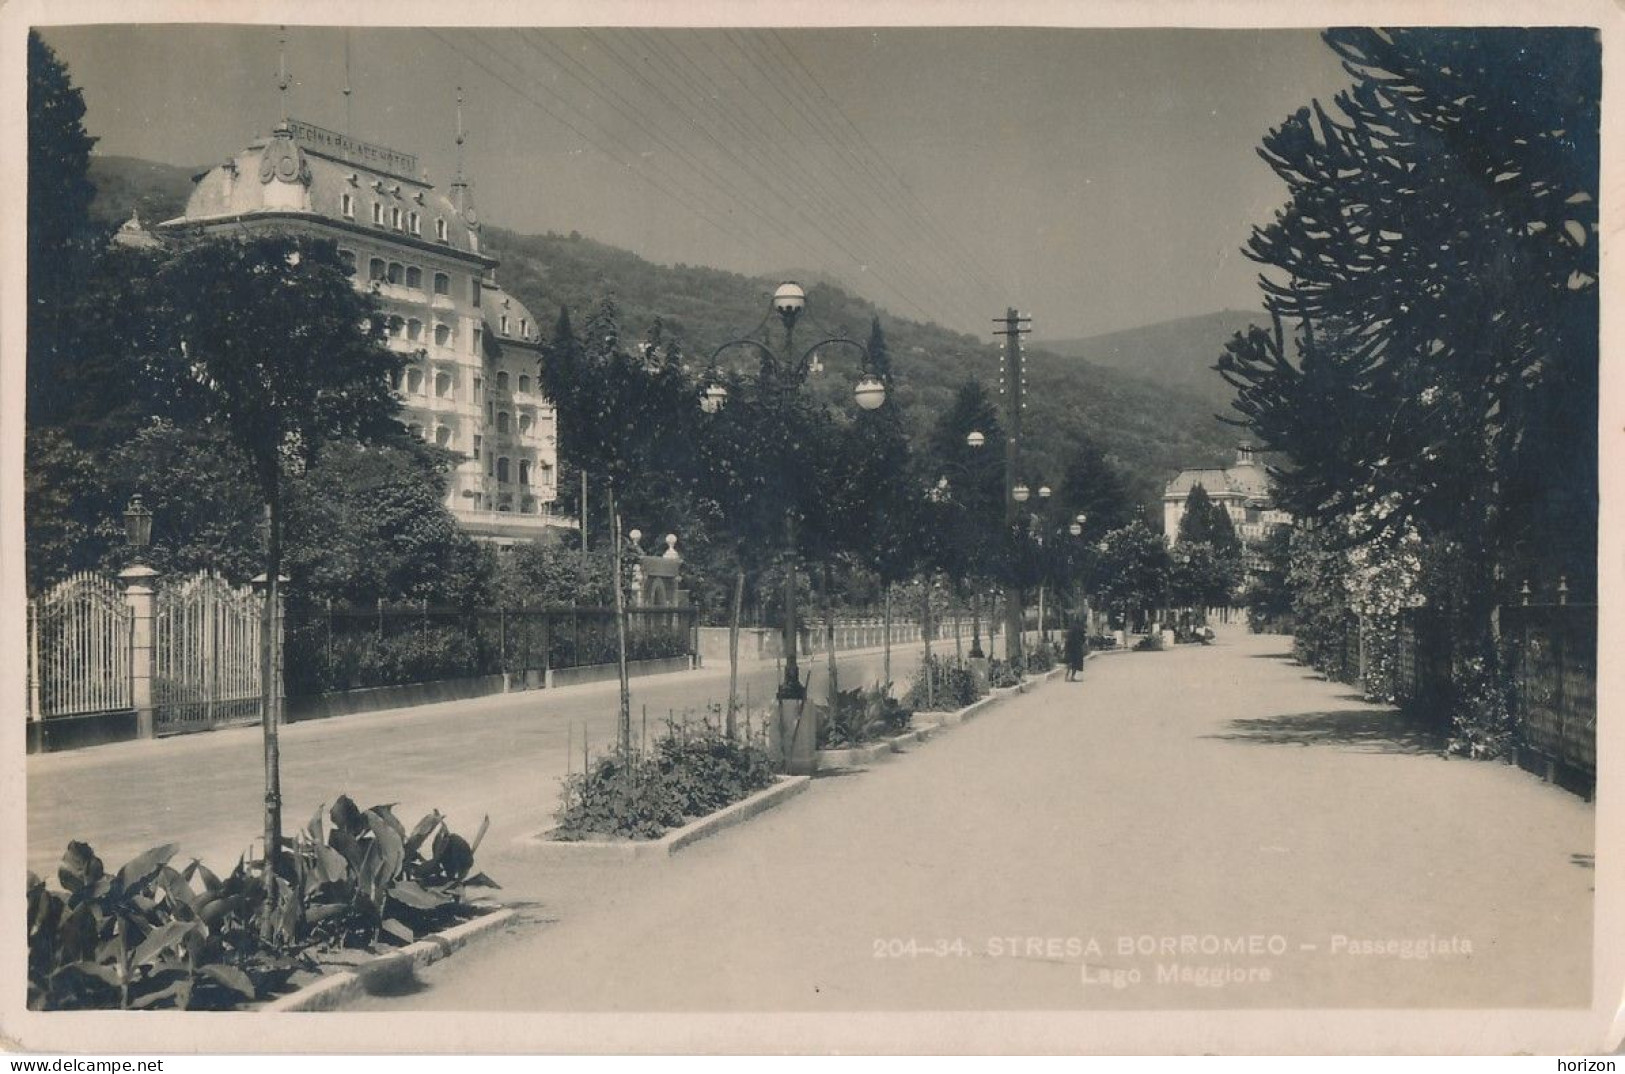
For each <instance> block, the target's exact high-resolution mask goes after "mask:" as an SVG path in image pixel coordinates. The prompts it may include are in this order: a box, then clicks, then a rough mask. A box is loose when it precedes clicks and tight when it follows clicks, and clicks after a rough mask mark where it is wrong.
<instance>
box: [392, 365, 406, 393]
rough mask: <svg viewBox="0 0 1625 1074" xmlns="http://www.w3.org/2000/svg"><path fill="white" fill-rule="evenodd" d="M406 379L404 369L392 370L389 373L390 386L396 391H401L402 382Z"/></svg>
mask: <svg viewBox="0 0 1625 1074" xmlns="http://www.w3.org/2000/svg"><path fill="white" fill-rule="evenodd" d="M405 377H406V371H405V370H403V369H391V370H390V371H389V386H390V387H391V388H394V389H395V390H396V391H400V390H401V381H402V380H404V379H405Z"/></svg>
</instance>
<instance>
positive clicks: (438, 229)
mask: <svg viewBox="0 0 1625 1074" xmlns="http://www.w3.org/2000/svg"><path fill="white" fill-rule="evenodd" d="M434 237H435V238H437V239H439V240H440V241H441V242H445V241H446V218H445V217H440V218H439V219H437V220H435V222H434Z"/></svg>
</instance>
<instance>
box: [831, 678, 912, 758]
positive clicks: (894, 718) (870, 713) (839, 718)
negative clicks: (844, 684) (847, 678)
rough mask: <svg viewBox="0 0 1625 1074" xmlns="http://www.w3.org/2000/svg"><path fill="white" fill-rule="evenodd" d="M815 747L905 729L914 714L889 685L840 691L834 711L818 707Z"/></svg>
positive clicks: (839, 745)
mask: <svg viewBox="0 0 1625 1074" xmlns="http://www.w3.org/2000/svg"><path fill="white" fill-rule="evenodd" d="M818 712H819V715H818V748H819V749H825V750H827V749H840V748H842V747H844V746H856V745H859V744H861V743H865V742H873V741H875V740H877V739H881V738H886V737H888V736H891V735H897V734H901V733H902V732H903V731H905V730H907V729H908V724H909V721H910V720H911V719H912V718H913V715H914V713H913V712H912V711H911V710H910V709H909V708H907V707H905V706H904V705H903V703H902V702H901V701H898V700H897V699H896V698H895V697H893V696H892V694H891V684H890V683H884V684H876V685H874V686H870V687H867V688H865V687H858V688H855V689H852V690H842V691H841V692H840V695H839V696H838V697H837V699H836V705H835V711H834V712H831V711H830V710H829V708H828V706H823V705H820V706H818Z"/></svg>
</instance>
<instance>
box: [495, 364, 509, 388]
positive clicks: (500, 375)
mask: <svg viewBox="0 0 1625 1074" xmlns="http://www.w3.org/2000/svg"><path fill="white" fill-rule="evenodd" d="M497 391H499V392H502V393H503V394H507V391H508V371H507V370H506V369H502V370H498V371H497Z"/></svg>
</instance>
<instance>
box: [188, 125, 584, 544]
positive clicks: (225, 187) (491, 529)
mask: <svg viewBox="0 0 1625 1074" xmlns="http://www.w3.org/2000/svg"><path fill="white" fill-rule="evenodd" d="M457 139H458V144H459V147H460V146H461V144H462V139H463V135H462V132H461V130H459V132H458V135H457ZM459 158H460V148H459ZM194 181H195V183H196V187H195V189H194V190H193V191H192V195H191V197H190V198H189V199H188V201H187V203H186V210H185V212H184V213H183V214H182V215H180V216H178V217H176V218H175V219H173V220H166V221H164V222H163V223H161V224H159V225H157V227H156V231H157V233H158V234H159V235H160V236H163V235H186V234H193V235H196V234H203V235H209V234H235V233H239V232H241V231H243V230H244V229H247V230H250V231H259V230H264V231H276V230H281V231H294V232H298V233H301V234H309V235H316V236H320V237H322V238H327V239H332V240H333V241H335V242H336V243H337V244H338V246H339V250H340V252H341V254H342V255H343V257H344V259H345V261H346V263H347V264H348V265H349V267H350V270H351V273H352V274H353V276H354V279H355V285H356V287H358V288H362V289H367V290H370V291H372V292H373V294H375V295H376V296H377V298H378V301H379V305H380V306H381V307H382V309H383V311H384V312H385V314H386V315H387V316H388V318H389V346H390V347H391V348H392V349H394V350H396V351H399V352H400V353H402V354H406V355H409V356H410V359H409V361H408V362H407V364H406V366H405V368H404V369H403V370H402V372H401V374H400V377H399V379H398V380H397V382H396V383H395V385H394V387H395V390H396V392H397V394H398V397H399V398H400V400H401V404H402V411H401V420H402V421H403V422H404V423H406V425H407V427H408V429H409V430H411V431H412V432H413V433H414V434H416V435H417V436H419V437H421V438H423V439H425V440H428V441H430V442H433V443H435V444H439V445H440V446H442V447H445V448H449V449H450V450H452V451H454V452H457V453H459V454H460V455H461V456H462V457H463V458H462V462H461V463H459V464H458V465H457V466H456V467H455V469H454V470H453V471H452V472H451V474H450V475H449V478H450V480H449V490H448V493H447V506H448V507H449V508H450V509H451V512H452V514H453V515H454V516H455V517H456V518H457V521H458V522H459V524H461V525H462V527H463V528H464V529H465V530H466V531H467V532H468V533H469V534H470V535H471V536H473V537H475V538H477V539H481V540H487V541H491V542H494V543H496V544H498V545H510V544H513V543H516V542H519V541H526V540H536V539H551V538H553V537H556V536H558V534H559V531H561V530H564V529H569V528H572V527H573V526H574V523H573V522H572V521H571V520H569V519H565V518H561V517H558V516H555V515H554V514H553V513H552V504H553V502H554V501H555V499H556V498H557V474H558V423H557V420H556V415H555V412H554V409H553V406H552V404H551V403H549V402H548V400H547V398H546V397H545V396H544V395H543V394H542V390H541V385H540V383H539V381H538V377H537V366H538V360H539V357H540V353H541V331H540V326H539V325H538V324H537V323H536V319H535V317H534V316H533V315H532V314H531V312H530V311H529V310H527V309H526V308H525V307H524V305H523V304H522V303H521V302H520V301H519V300H518V299H517V298H514V297H513V296H512V295H509V294H507V293H505V292H504V291H503V290H502V288H501V287H500V286H498V285H497V282H496V268H497V264H498V262H497V260H496V259H495V258H493V257H491V256H490V255H488V254H485V253H483V252H481V250H480V221H479V216H478V214H477V213H476V211H475V208H474V201H473V196H472V194H471V192H470V190H469V186H468V183H467V181H466V180H465V179H464V178H463V175H462V167H461V164H460V163H459V165H458V175H457V177H456V178H455V179H454V180H453V181H452V183H451V185H450V187H449V189H448V190H447V191H446V192H441V191H439V190H437V189H436V188H435V187H434V186H433V185H431V184H430V183H429V181H428V178H427V177H426V176H425V175H424V174H423V172H421V171H420V170H419V168H418V163H417V157H416V156H414V155H412V154H409V153H403V152H399V151H397V150H394V149H389V148H386V147H384V146H379V145H372V144H370V143H367V142H362V141H359V140H357V139H354V138H351V137H349V136H348V135H343V134H339V133H337V132H335V131H330V130H326V129H324V128H322V127H318V126H316V125H314V124H311V123H305V122H301V121H299V120H293V119H289V120H287V121H286V122H284V123H281V124H279V125H278V126H277V127H276V129H275V130H274V131H273V132H272V134H271V136H270V137H269V138H265V139H258V140H255V141H253V142H250V143H249V144H248V146H247V147H245V148H244V149H243V150H241V151H240V152H238V153H237V154H236V155H235V156H233V157H231V158H230V159H229V160H227V161H226V162H225V163H223V164H221V165H219V166H217V167H214V168H211V169H209V170H208V171H206V172H204V173H202V174H201V175H199V176H197V177H196V178H195V180H194Z"/></svg>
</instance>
